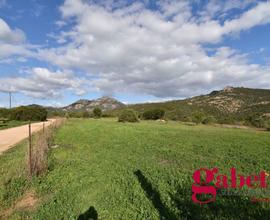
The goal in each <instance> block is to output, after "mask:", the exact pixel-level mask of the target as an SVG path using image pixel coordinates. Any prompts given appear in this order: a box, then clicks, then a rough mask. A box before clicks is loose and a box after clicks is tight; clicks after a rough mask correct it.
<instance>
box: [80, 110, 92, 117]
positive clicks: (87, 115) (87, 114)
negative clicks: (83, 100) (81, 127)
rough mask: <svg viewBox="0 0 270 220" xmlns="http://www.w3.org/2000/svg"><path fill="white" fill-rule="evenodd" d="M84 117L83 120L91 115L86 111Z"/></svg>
mask: <svg viewBox="0 0 270 220" xmlns="http://www.w3.org/2000/svg"><path fill="white" fill-rule="evenodd" d="M82 116H83V118H89V117H90V114H89V112H88V111H85V112H83V113H82Z"/></svg>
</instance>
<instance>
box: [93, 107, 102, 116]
mask: <svg viewBox="0 0 270 220" xmlns="http://www.w3.org/2000/svg"><path fill="white" fill-rule="evenodd" d="M93 115H94V118H100V117H101V115H102V110H101V109H100V108H94V110H93Z"/></svg>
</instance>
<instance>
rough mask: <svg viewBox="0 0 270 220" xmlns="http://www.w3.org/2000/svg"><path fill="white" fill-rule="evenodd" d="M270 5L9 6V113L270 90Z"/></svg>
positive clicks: (2, 51)
mask: <svg viewBox="0 0 270 220" xmlns="http://www.w3.org/2000/svg"><path fill="white" fill-rule="evenodd" d="M269 39H270V1H255V0H227V1H225V0H224V1H222V0H189V1H188V0H160V1H158V0H156V1H154V0H137V1H135V0H117V1H116V0H104V1H99V0H53V1H42V0H25V1H22V0H0V106H8V96H7V92H9V91H11V92H12V94H13V100H14V105H22V104H30V103H33V102H34V103H38V104H43V105H53V106H58V105H66V104H70V103H71V102H73V101H75V100H77V99H82V98H83V99H85V98H86V99H92V98H97V97H100V96H102V95H110V96H114V97H116V98H118V99H119V100H121V101H123V102H128V103H136V102H145V101H156V100H168V99H181V98H185V97H190V96H194V95H200V94H205V93H208V92H211V91H212V90H217V89H222V88H223V87H225V86H227V85H230V86H244V87H253V88H269V89H270V41H269Z"/></svg>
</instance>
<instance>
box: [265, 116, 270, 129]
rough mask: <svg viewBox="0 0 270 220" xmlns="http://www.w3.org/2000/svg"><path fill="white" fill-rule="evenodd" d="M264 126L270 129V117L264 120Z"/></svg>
mask: <svg viewBox="0 0 270 220" xmlns="http://www.w3.org/2000/svg"><path fill="white" fill-rule="evenodd" d="M264 127H265V128H266V130H267V131H270V119H266V121H265V122H264Z"/></svg>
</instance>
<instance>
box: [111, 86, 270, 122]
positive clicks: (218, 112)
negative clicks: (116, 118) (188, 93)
mask: <svg viewBox="0 0 270 220" xmlns="http://www.w3.org/2000/svg"><path fill="white" fill-rule="evenodd" d="M126 107H127V108H132V109H134V110H136V111H138V112H139V113H140V114H142V113H143V112H144V111H147V110H151V109H156V108H160V109H164V110H165V111H166V118H168V119H172V120H184V121H185V120H187V121H189V120H190V117H192V115H193V114H195V113H196V112H200V113H203V114H204V115H205V116H213V117H215V118H216V119H217V121H218V122H220V123H230V122H236V121H244V120H246V119H247V118H248V117H249V116H251V115H260V116H263V115H269V114H270V90H267V89H250V88H233V87H226V88H225V89H223V90H221V91H213V92H211V93H210V94H208V95H201V96H196V97H192V98H188V99H185V100H174V101H168V102H160V103H142V104H134V105H128V106H126ZM118 111H119V109H118V110H115V111H113V113H114V114H117V112H118Z"/></svg>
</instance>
